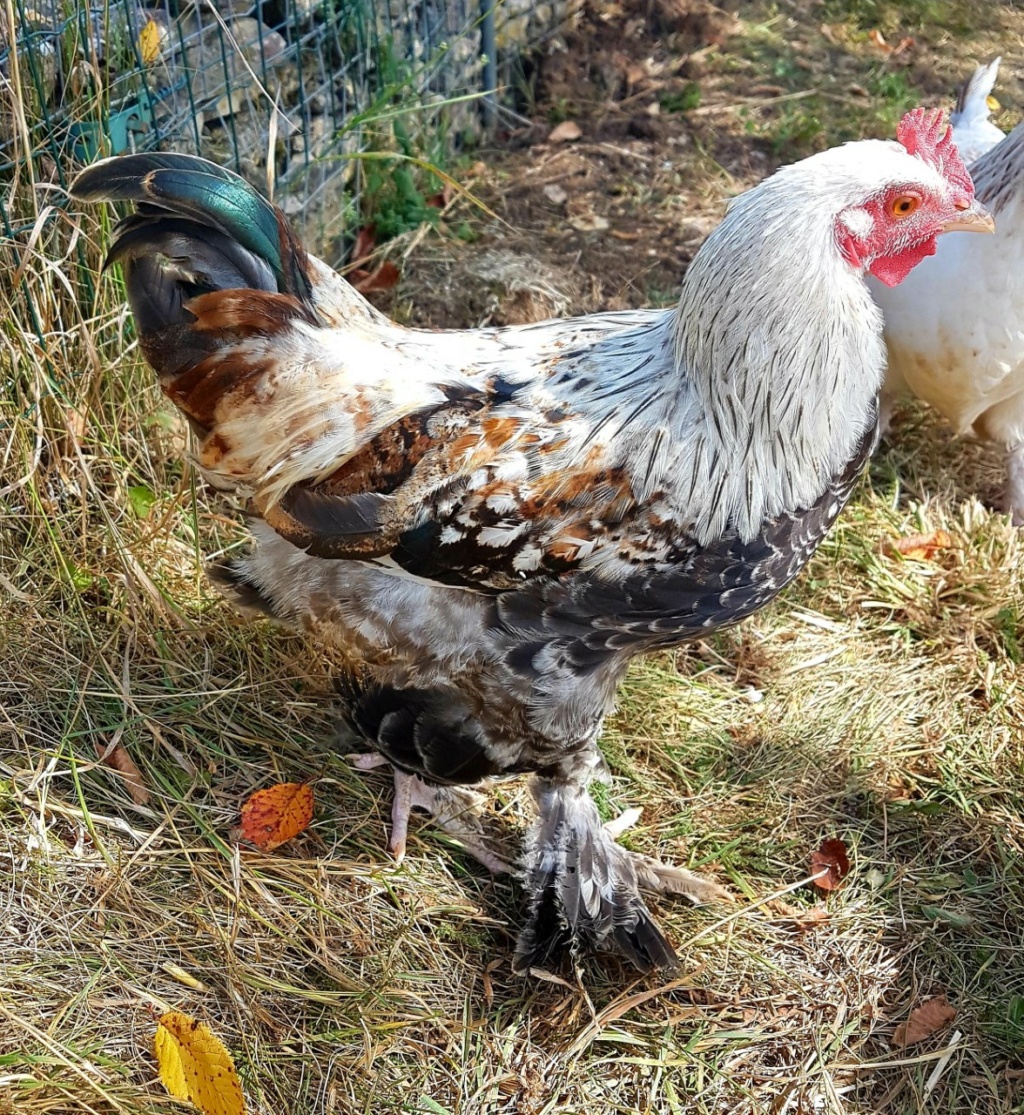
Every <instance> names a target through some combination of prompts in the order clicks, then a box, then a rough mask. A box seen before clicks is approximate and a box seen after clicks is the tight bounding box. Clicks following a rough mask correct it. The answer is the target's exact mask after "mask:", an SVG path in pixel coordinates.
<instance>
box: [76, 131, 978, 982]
mask: <svg viewBox="0 0 1024 1115" xmlns="http://www.w3.org/2000/svg"><path fill="white" fill-rule="evenodd" d="M898 140H899V142H897V143H893V142H882V141H865V142H861V143H855V144H851V145H847V146H845V147H842V148H837V149H833V150H830V151H826V152H823V153H821V154H818V155H814V156H812V157H811V158H809V159H806V160H805V161H803V162H800V163H796V164H794V165H792V166H789V167H786V168H784V169H782V170H780V171H778V172H777V173H776V174H775V175H773V176H772V177H771V178H769V179H767V180H766V181H765V182H763V183H761V184H760V185H759V186H757V187H756V188H754V189H752V190H750V191H749V192H748V193H746V194H743V195H742V196H740V197H737V198H736V199H734V200H733V201H732V203H731V205H730V206H729V210H728V213H727V215H726V217H725V219H724V220H723V221H722V223H721V225H720V227H719V228H718V229H717V230H716V231H715V232H714V233H713V234H712V235H711V236H710V237H709V239H708V240H707V242H706V243H705V244H704V245H703V247H702V248H701V250H700V251H699V252H698V254H697V255H696V257H695V258H694V260H693V262H692V263H691V264H690V267H689V269H688V271H687V273H686V276H685V279H684V281H683V289H682V296H681V298H680V301H679V304H678V307H677V308H676V309H674V310H669V311H658V310H645V311H633V312H621V313H620V312H616V313H602V314H596V315H592V316H589V317H582V318H575V319H569V320H560V321H549V322H542V323H540V324H535V325H527V326H518V327H510V328H504V329H497V328H490V329H481V330H475V331H465V332H455V331H452V332H431V331H426V330H416V329H408V328H403V327H401V326H398V325H396V324H394V323H392V322H391V321H389V320H388V319H387V318H386V317H384V316H383V315H382V314H380V313H379V312H377V311H376V310H375V309H374V308H372V307H371V306H370V305H369V304H368V303H367V302H366V301H365V300H364V299H363V298H362V297H361V296H360V295H359V294H357V293H356V292H355V291H354V290H353V289H352V288H351V287H350V286H349V285H348V284H346V283H345V282H344V281H343V280H342V279H341V278H339V277H338V276H337V275H336V274H335V273H334V272H333V271H332V270H331V269H330V268H328V267H327V266H326V265H325V264H323V263H321V262H320V261H319V260H317V259H315V258H313V257H312V256H310V255H308V254H307V253H306V252H305V251H304V250H303V248H302V246H301V245H300V244H299V242H298V241H297V239H296V238H295V236H294V234H293V233H292V232H291V230H290V229H289V227H288V225H287V223H286V222H285V219H284V217H283V216H282V214H281V213H280V212H279V211H278V210H276V209H275V208H274V207H273V206H271V205H270V204H268V203H267V202H266V201H264V200H263V199H262V198H261V197H260V196H259V195H258V194H257V193H256V192H255V191H254V190H253V189H252V188H251V187H250V186H248V185H247V184H246V183H245V182H243V181H242V180H241V179H239V178H237V177H236V176H235V175H233V174H231V173H230V172H228V171H226V170H223V169H221V168H220V167H217V166H214V165H212V164H210V163H207V162H204V161H202V160H200V159H197V158H194V157H191V156H185V155H172V154H140V155H130V156H124V157H121V158H113V159H107V160H105V161H103V162H100V163H97V164H96V165H94V166H92V167H90V168H88V169H87V170H85V171H84V172H83V173H82V174H81V175H80V176H79V178H78V179H77V181H76V182H75V184H74V186H73V189H72V193H73V196H74V197H75V198H77V199H79V200H81V201H91V202H95V201H101V200H115V201H131V202H134V203H135V212H134V213H133V214H132V215H131V216H129V217H127V219H125V220H124V221H122V223H121V224H120V225H119V226H118V228H117V230H116V232H115V234H114V240H113V245H112V247H111V249H110V255H109V261H118V262H120V264H121V266H122V267H123V269H124V275H125V282H126V286H127V291H128V298H129V301H130V303H131V308H132V311H133V313H134V316H135V321H136V325H137V329H138V334H139V338H140V344H141V347H142V351H143V353H144V355H145V357H146V359H147V360H148V362H149V363H150V364H151V365H152V366H153V368H154V369H155V371H156V373H157V375H158V376H159V380H160V384H161V386H162V387H163V390H164V391H165V392H166V394H167V395H168V396H169V398H170V399H172V400H173V401H174V403H175V404H176V405H177V406H178V407H179V408H180V409H181V410H182V412H183V413H184V414H185V416H186V417H187V419H188V421H189V423H190V425H191V427H192V430H193V432H194V434H195V437H196V439H197V442H198V449H197V454H196V460H197V464H198V467H199V469H200V470H201V472H202V474H203V475H204V476H205V477H206V478H207V479H208V480H209V481H210V482H211V483H213V484H215V485H216V486H218V487H221V488H227V489H231V490H232V491H234V492H235V493H237V494H238V495H239V496H241V497H242V498H243V499H244V500H245V501H246V503H247V506H248V509H249V511H250V512H251V514H252V516H253V523H252V534H253V546H252V549H251V550H250V551H249V552H248V553H247V554H245V556H242V557H239V558H236V559H234V560H233V561H231V562H230V563H229V564H227V565H222V566H220V567H218V568H216V569H215V570H214V571H213V575H214V577H215V579H216V580H217V581H218V582H219V583H220V584H221V585H222V586H223V587H224V588H225V589H226V590H227V591H229V592H230V593H231V594H233V596H234V598H235V599H236V601H237V602H239V603H240V604H242V605H243V606H245V607H248V608H250V609H253V610H257V611H262V612H264V613H267V614H269V615H270V616H272V617H274V618H275V619H277V620H279V621H283V622H284V623H286V624H290V625H292V626H293V627H295V628H299V629H305V630H308V631H309V632H311V633H312V634H313V635H314V636H315V637H316V638H319V639H322V640H326V641H330V642H333V643H335V644H340V645H341V646H342V647H344V648H345V650H346V651H347V653H348V655H349V658H350V659H351V661H352V662H353V669H352V673H351V676H350V677H349V678H348V679H347V680H346V686H345V687H346V696H347V718H348V721H349V723H350V725H351V727H352V728H353V729H354V730H355V732H356V733H357V734H358V736H359V737H360V738H361V739H362V740H363V741H365V743H366V744H368V745H369V749H370V750H369V755H370V756H371V757H370V758H368V759H364V760H362V765H367V766H368V765H372V764H375V763H377V762H383V761H385V760H386V761H387V762H388V763H390V764H391V765H392V766H393V768H394V771H395V776H394V777H395V799H394V809H393V813H392V830H391V839H390V843H391V848H392V850H393V851H394V852H395V853H396V854H399V855H400V854H401V853H402V852H403V851H404V846H405V839H406V833H407V826H408V821H409V813H410V810H411V809H412V808H413V807H419V808H422V809H425V810H426V811H428V812H430V813H432V814H433V815H434V816H435V818H437V820H438V822H439V823H440V824H441V825H443V826H444V827H446V828H448V829H450V830H451V831H452V832H453V833H455V834H456V835H457V836H458V838H459V839H460V840H462V841H463V843H464V844H465V845H466V847H467V848H468V849H469V850H470V851H471V852H473V853H474V854H476V855H478V856H479V858H481V859H482V860H483V861H484V862H485V863H487V864H488V865H489V866H491V867H493V868H495V869H500V868H501V867H503V866H504V863H503V861H502V860H501V859H500V858H499V857H497V856H496V855H495V853H494V852H493V850H492V849H491V847H490V845H488V843H487V841H486V839H485V838H484V836H483V835H482V833H481V831H480V829H479V826H478V825H477V823H476V821H475V820H474V819H471V818H470V817H469V815H468V812H467V807H468V805H469V804H470V801H469V797H470V795H469V794H468V793H467V791H466V789H465V788H466V787H472V786H475V785H480V784H486V782H487V781H488V780H490V779H494V778H498V777H502V776H508V775H513V774H519V773H529V774H530V775H531V776H532V792H533V797H534V799H535V802H536V808H537V816H536V820H535V822H534V824H533V827H532V830H531V831H530V833H529V835H528V838H527V842H526V848H525V853H524V856H523V862H522V875H523V878H524V882H525V886H526V889H527V892H528V898H529V914H528V919H527V923H526V926H525V928H524V929H523V931H522V933H521V935H520V937H519V941H518V945H517V948H516V956H515V966H516V968H517V970H519V971H527V970H529V969H530V968H531V967H533V966H535V965H544V964H547V963H549V962H550V961H551V960H553V959H554V958H555V957H556V956H557V954H558V953H559V952H560V951H561V950H562V949H563V948H564V947H565V946H566V945H567V944H568V945H569V946H571V947H572V948H574V949H576V948H580V947H587V948H594V949H600V950H605V951H609V952H615V953H618V954H620V955H621V956H623V957H625V958H626V959H628V960H629V961H631V962H632V963H633V964H635V965H636V966H637V967H639V968H641V969H648V968H651V967H653V966H657V965H670V964H672V963H673V962H674V960H675V954H674V952H673V950H672V947H671V946H670V944H669V943H668V941H667V940H666V939H665V937H664V936H663V934H662V932H661V931H660V930H659V929H658V927H657V925H656V924H655V922H654V920H653V918H652V916H651V914H650V912H649V910H648V908H647V905H646V903H645V901H644V898H643V897H642V894H641V891H642V890H646V891H653V892H661V893H670V894H681V895H685V896H687V897H689V898H691V899H693V900H695V901H704V900H708V899H713V898H717V897H726V896H727V892H726V891H725V890H724V889H723V888H721V887H719V886H718V885H717V884H715V883H714V882H711V881H708V880H705V879H702V878H700V877H699V876H696V875H693V874H691V873H690V872H687V871H685V870H682V869H680V868H677V867H674V866H671V865H669V864H667V863H664V862H661V861H660V860H657V859H654V858H651V857H649V856H646V855H640V854H636V853H633V852H630V851H627V850H626V849H625V848H624V847H622V845H620V844H619V843H618V842H617V841H616V840H615V838H614V837H615V832H614V831H613V830H611V829H609V828H606V827H605V826H603V825H602V822H601V819H600V816H599V814H598V811H597V808H596V806H595V804H594V801H593V799H592V798H591V796H590V794H589V792H588V784H589V783H590V782H591V781H592V780H593V779H594V778H597V777H600V776H601V775H602V774H603V773H604V767H603V762H602V759H601V756H600V753H599V751H598V748H597V739H598V736H599V734H600V731H601V725H602V721H603V720H604V717H605V716H606V714H607V713H608V712H609V710H610V709H611V708H612V706H613V702H614V696H615V690H616V686H617V685H618V683H619V681H620V680H621V679H622V677H623V675H624V673H625V671H626V668H627V666H628V664H629V662H630V659H632V658H633V657H634V656H635V655H638V654H643V653H648V652H651V651H656V650H660V649H662V648H668V647H674V646H677V645H679V644H681V643H684V642H686V641H688V640H692V639H695V638H701V637H704V636H706V635H707V634H709V633H710V632H712V631H715V630H717V629H719V628H722V627H725V626H727V625H730V624H734V623H736V622H737V621H739V620H741V619H743V618H744V617H745V616H749V615H750V614H751V613H753V612H755V611H757V610H758V609H759V608H762V607H763V606H764V605H765V604H767V603H768V602H769V601H770V600H771V599H772V598H773V597H774V596H775V595H776V594H777V593H778V592H779V591H780V590H781V589H782V588H783V587H784V586H785V585H786V584H787V583H788V582H789V581H791V580H792V579H793V577H795V576H796V574H797V573H798V572H799V571H800V569H801V567H802V566H803V565H804V564H805V562H806V561H807V560H808V558H809V557H810V556H811V554H812V553H813V552H814V549H815V547H816V546H817V545H818V543H819V542H820V541H821V539H822V538H823V537H824V535H825V533H826V531H827V530H828V529H829V526H830V525H831V523H832V522H833V520H834V519H835V517H836V516H837V515H838V514H839V512H840V510H841V508H842V507H843V505H844V504H845V503H846V501H847V499H848V498H849V496H850V492H851V490H852V488H853V485H854V483H855V481H856V479H857V476H858V474H859V473H860V471H861V469H862V467H863V466H864V463H865V462H866V460H867V459H868V456H869V454H870V452H871V450H872V448H873V445H874V441H875V436H876V433H875V431H876V403H877V396H878V390H879V386H880V384H881V380H882V371H883V368H884V349H883V344H882V333H881V319H880V315H879V313H878V310H877V309H876V308H875V306H874V305H873V304H872V302H871V298H870V296H869V294H868V291H867V288H866V287H865V284H864V280H863V276H864V273H865V271H870V272H871V273H872V274H874V275H877V276H879V277H880V278H881V279H882V281H883V282H886V283H897V282H899V281H900V280H902V279H903V278H905V277H906V275H907V274H908V273H909V272H910V270H911V268H913V267H914V266H915V265H916V264H917V263H919V262H920V261H921V260H922V259H924V258H925V257H926V256H927V255H929V254H930V253H932V252H933V251H934V250H935V243H936V239H937V237H938V236H939V234H940V233H942V232H944V231H948V230H950V229H957V228H960V229H986V228H988V227H989V226H990V223H991V222H990V220H989V218H988V216H987V214H985V212H984V211H983V209H982V208H981V207H980V206H979V205H978V204H977V203H976V202H975V200H974V193H973V186H972V183H971V179H970V177H969V176H968V174H967V172H966V170H965V169H964V166H963V163H962V162H961V160H960V158H959V156H958V155H957V152H956V149H955V148H954V147H953V145H952V144H951V142H950V138H949V132H948V129H947V128H946V127H945V126H944V124H943V121H942V119H941V114H940V113H925V112H924V110H917V111H915V112H914V113H911V114H909V115H908V116H907V117H906V118H905V119H904V120H903V121H902V122H901V124H900V127H899V131H898Z"/></svg>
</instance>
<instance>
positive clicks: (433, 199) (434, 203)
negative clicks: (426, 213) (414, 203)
mask: <svg viewBox="0 0 1024 1115" xmlns="http://www.w3.org/2000/svg"><path fill="white" fill-rule="evenodd" d="M454 196H455V190H454V188H453V186H452V184H451V183H450V182H445V184H444V186H443V188H442V189H441V192H440V193H436V194H431V195H430V197H428V198H425V199H424V202H425V204H427V205H429V206H430V208H431V209H443V208H444V207H445V206H446V205H447V204H448V203H449V202H450V201H451V200H452V198H453V197H454Z"/></svg>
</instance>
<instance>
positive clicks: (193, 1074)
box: [153, 1010, 245, 1115]
mask: <svg viewBox="0 0 1024 1115" xmlns="http://www.w3.org/2000/svg"><path fill="white" fill-rule="evenodd" d="M153 1047H154V1051H155V1053H156V1061H157V1064H158V1065H159V1067H160V1079H161V1081H163V1085H164V1087H165V1088H166V1089H167V1091H168V1092H170V1093H171V1095H172V1096H174V1098H175V1099H179V1100H188V1101H189V1102H190V1103H193V1104H195V1106H196V1107H198V1108H199V1110H200V1111H201V1112H202V1113H203V1115H245V1097H244V1096H243V1095H242V1085H241V1084H240V1083H239V1082H238V1074H237V1073H236V1072H235V1064H234V1061H232V1060H231V1054H230V1053H229V1052H228V1051H227V1050H226V1049H225V1048H224V1045H223V1043H222V1042H221V1040H220V1038H218V1037H216V1036H215V1035H214V1034H213V1033H212V1031H211V1030H210V1029H209V1027H208V1026H206V1025H205V1024H204V1023H202V1022H199V1021H197V1020H196V1019H195V1018H191V1017H190V1016H189V1015H187V1014H182V1013H181V1012H180V1011H176V1010H172V1011H168V1012H167V1013H166V1014H163V1015H161V1016H160V1021H159V1023H158V1024H157V1028H156V1037H155V1038H154V1040H153Z"/></svg>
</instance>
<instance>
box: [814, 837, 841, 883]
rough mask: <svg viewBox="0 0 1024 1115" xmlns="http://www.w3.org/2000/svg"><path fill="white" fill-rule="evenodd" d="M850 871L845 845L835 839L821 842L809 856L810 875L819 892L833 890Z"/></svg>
mask: <svg viewBox="0 0 1024 1115" xmlns="http://www.w3.org/2000/svg"><path fill="white" fill-rule="evenodd" d="M849 870H850V859H849V856H847V854H846V845H845V844H844V843H843V842H842V841H841V840H837V839H832V840H823V841H822V843H821V847H820V848H818V850H817V851H816V852H814V854H813V855H812V856H811V874H812V875H814V876H815V878H814V880H813V882H814V885H815V886H816V887H817V888H818V889H819V890H824V891H829V890H835V889H836V887H837V886H839V884H840V883H841V882H842V881H843V879H845V878H846V875H847V873H848V872H849Z"/></svg>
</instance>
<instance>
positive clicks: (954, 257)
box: [870, 58, 1024, 526]
mask: <svg viewBox="0 0 1024 1115" xmlns="http://www.w3.org/2000/svg"><path fill="white" fill-rule="evenodd" d="M998 62H999V59H998V58H997V59H996V60H995V61H994V62H992V63H990V65H988V66H982V67H979V68H978V69H977V70H976V71H975V73H974V76H973V77H972V78H971V80H970V81H969V82H968V83H967V85H966V86H965V92H964V93H962V94H961V97H960V105H959V107H960V110H961V117H960V123H958V124H957V125H956V126H955V127H954V130H953V138H954V141H955V142H957V146H958V147H959V139H960V137H961V135H963V136H964V138H965V140H966V143H967V144H968V146H969V147H970V148H971V149H972V150H983V151H984V154H982V155H981V157H980V158H979V159H978V160H977V161H976V162H973V163H971V175H972V177H973V179H974V182H975V186H976V188H977V193H978V198H979V199H980V200H981V201H982V202H983V203H984V204H986V205H987V206H988V207H989V208H990V209H991V211H992V213H993V215H994V216H995V218H996V220H997V223H998V228H997V230H996V235H995V236H993V237H988V238H986V239H985V240H977V239H975V238H974V237H961V236H952V237H949V238H948V239H947V240H944V241H943V242H942V244H941V245H940V246H939V250H938V252H937V253H936V256H935V258H934V259H930V260H927V261H926V262H925V263H924V265H923V266H921V267H920V268H919V269H918V270H917V271H915V272H914V274H913V275H912V276H910V278H909V279H908V281H907V282H906V283H904V284H902V285H901V286H899V287H898V288H896V289H890V288H888V287H886V286H884V285H883V284H881V283H877V282H874V281H872V282H871V284H870V285H871V290H872V293H873V295H874V297H875V300H876V302H877V303H878V305H879V306H880V307H881V309H882V313H883V315H884V317H885V341H886V346H887V348H888V357H889V366H888V371H887V374H886V377H885V385H884V389H883V393H882V410H883V428H884V427H886V426H888V418H889V414H890V413H891V409H892V406H893V403H894V401H895V399H896V397H898V396H899V395H901V394H905V393H908V392H912V393H913V394H915V395H917V396H918V398H920V399H922V400H923V401H924V402H926V403H929V404H930V405H931V406H933V407H935V409H936V410H938V411H939V412H940V413H941V414H943V415H944V416H945V417H946V418H947V419H949V421H950V422H952V424H953V425H954V427H955V428H956V430H957V432H958V433H960V434H974V435H975V436H977V437H979V438H982V439H986V440H989V441H995V442H998V443H1001V444H1002V445H1004V446H1005V447H1006V450H1007V464H1006V492H1005V497H1004V507H1005V510H1006V511H1007V512H1008V513H1009V514H1010V515H1011V516H1012V518H1013V521H1014V523H1016V524H1017V525H1018V526H1024V286H1022V284H1021V281H1020V278H1019V275H1020V266H1021V263H1020V261H1021V258H1022V256H1024V124H1020V125H1018V126H1017V128H1015V129H1014V131H1012V132H1011V133H1010V134H1009V135H1008V136H1006V137H1005V138H1003V134H1002V132H1000V131H999V129H998V128H996V126H995V125H994V124H991V123H989V122H988V120H987V117H988V106H987V104H986V98H987V96H988V93H989V92H990V90H991V88H992V81H993V80H994V79H995V73H996V67H997V65H998ZM964 122H966V124H967V125H970V126H969V127H968V130H967V132H966V133H964V132H963V127H964Z"/></svg>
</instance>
